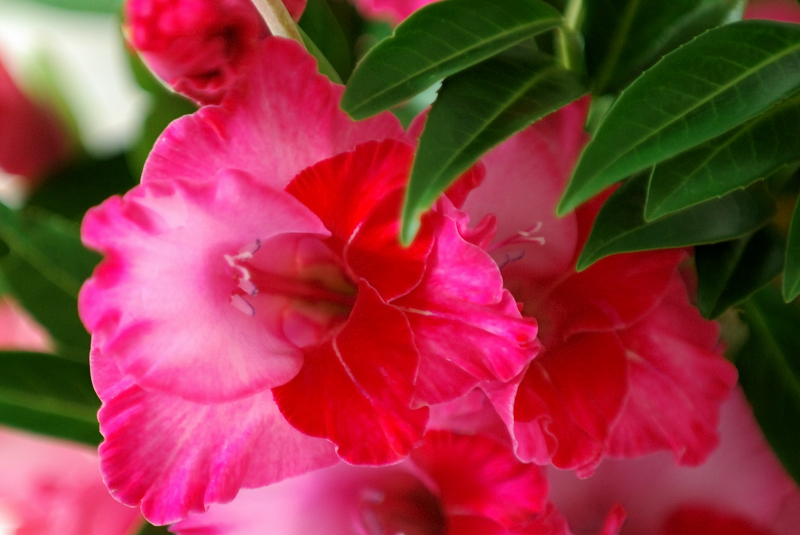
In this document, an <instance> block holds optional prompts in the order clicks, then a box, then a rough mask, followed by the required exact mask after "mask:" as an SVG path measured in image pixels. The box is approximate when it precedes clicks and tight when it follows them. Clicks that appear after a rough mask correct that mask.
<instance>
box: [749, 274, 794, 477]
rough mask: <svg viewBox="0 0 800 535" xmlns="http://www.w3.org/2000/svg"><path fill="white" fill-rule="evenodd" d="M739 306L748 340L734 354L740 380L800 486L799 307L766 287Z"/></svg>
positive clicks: (779, 456)
mask: <svg viewBox="0 0 800 535" xmlns="http://www.w3.org/2000/svg"><path fill="white" fill-rule="evenodd" d="M743 308H744V315H743V316H742V319H744V320H745V322H747V324H748V325H749V326H750V338H749V339H748V340H747V342H746V343H745V345H744V346H743V347H742V349H741V350H739V352H738V353H737V354H736V360H735V362H736V367H737V368H738V369H739V383H740V384H741V385H742V388H743V389H744V393H745V394H746V395H747V399H748V401H750V404H751V405H752V406H753V413H754V414H755V417H756V420H758V424H759V425H760V426H761V429H762V430H763V431H764V435H765V436H766V437H767V441H769V443H770V445H771V446H772V449H773V450H774V451H775V453H776V454H777V456H778V458H779V459H780V460H781V462H782V463H783V466H784V467H785V468H786V471H787V472H789V474H790V475H791V476H792V477H793V478H794V480H795V481H796V482H797V483H798V484H800V455H798V451H799V450H798V447H799V446H800V425H798V422H800V329H798V327H797V326H798V325H800V307H798V306H797V303H789V304H785V303H784V302H783V301H782V300H781V296H780V293H779V292H778V291H777V289H776V288H773V287H772V286H768V287H766V288H764V289H763V290H761V291H760V292H759V293H757V294H756V295H754V296H753V297H752V298H750V300H749V301H747V302H746V303H745V304H744V306H743Z"/></svg>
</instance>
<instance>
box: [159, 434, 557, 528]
mask: <svg viewBox="0 0 800 535" xmlns="http://www.w3.org/2000/svg"><path fill="white" fill-rule="evenodd" d="M547 494H548V488H547V482H546V480H545V479H544V477H543V476H542V473H541V469H540V468H539V467H537V466H535V465H525V464H521V463H520V462H519V461H517V459H516V458H515V457H514V455H513V453H512V452H511V451H510V450H509V449H508V448H506V447H505V446H503V445H501V444H499V443H497V442H495V441H493V440H491V439H488V438H485V437H482V436H480V435H474V436H466V435H457V434H453V433H450V432H447V431H433V432H430V433H428V435H427V436H426V438H425V443H424V444H423V445H422V446H420V447H419V448H417V449H415V450H414V451H413V452H412V453H411V456H410V458H409V459H408V460H406V461H404V462H402V463H401V464H398V465H395V466H389V467H378V468H365V467H355V466H349V465H345V464H338V465H336V466H333V467H330V468H326V469H324V470H319V471H316V472H311V473H309V474H306V475H303V476H300V477H298V478H295V479H291V480H288V481H284V482H281V483H278V484H276V485H272V486H270V487H266V488H263V489H258V490H252V491H243V492H242V493H241V495H240V496H239V497H238V498H237V499H236V500H234V501H233V502H232V503H230V504H227V505H220V506H216V505H215V506H212V507H211V509H210V510H209V511H208V512H207V513H204V514H199V515H192V516H190V517H189V518H187V519H186V520H184V521H182V522H180V523H178V524H176V525H174V526H172V528H171V529H172V530H173V531H174V532H175V533H177V534H178V535H189V534H191V533H217V534H219V535H255V534H256V533H270V534H271V535H305V534H307V533H325V534H327V535H381V534H390V533H391V534H395V533H403V534H406V535H472V534H476V535H477V534H481V535H523V534H527V535H534V534H536V535H568V534H569V529H568V527H567V524H566V522H565V521H564V519H563V517H562V516H561V515H560V514H559V513H558V511H557V510H555V508H554V507H553V506H552V505H551V504H549V503H548V502H547Z"/></svg>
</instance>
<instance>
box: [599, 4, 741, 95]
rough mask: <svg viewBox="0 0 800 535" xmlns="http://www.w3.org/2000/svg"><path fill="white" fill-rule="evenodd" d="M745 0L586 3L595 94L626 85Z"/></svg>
mask: <svg viewBox="0 0 800 535" xmlns="http://www.w3.org/2000/svg"><path fill="white" fill-rule="evenodd" d="M742 4H743V2H742V0H672V1H670V2H664V1H663V0H594V1H591V2H587V3H586V20H585V23H584V35H585V37H586V63H587V69H588V70H589V74H590V76H592V78H593V79H594V83H593V88H594V92H595V93H596V94H603V93H610V92H616V91H619V90H620V89H623V88H624V87H625V85H627V84H628V83H629V82H630V81H631V80H633V79H634V78H636V77H637V76H638V75H639V74H641V72H642V71H644V70H645V69H646V68H648V67H650V66H651V65H653V64H654V63H655V62H656V61H658V59H660V58H661V56H663V55H664V54H666V53H667V52H670V51H671V50H673V49H675V48H677V47H678V46H680V45H682V44H683V43H686V42H687V41H689V40H690V39H692V38H693V37H695V36H697V35H699V34H700V33H702V32H704V31H705V30H708V29H710V28H713V27H715V26H718V25H720V24H721V23H722V22H725V21H728V20H729V19H730V18H731V17H732V16H734V15H735V14H736V13H737V12H741V8H742Z"/></svg>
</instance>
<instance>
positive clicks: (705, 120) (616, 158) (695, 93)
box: [558, 20, 800, 214]
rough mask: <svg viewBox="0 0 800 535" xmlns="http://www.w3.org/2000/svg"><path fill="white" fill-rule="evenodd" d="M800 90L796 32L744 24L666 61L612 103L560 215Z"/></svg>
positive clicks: (798, 28) (799, 35) (799, 30)
mask: <svg viewBox="0 0 800 535" xmlns="http://www.w3.org/2000/svg"><path fill="white" fill-rule="evenodd" d="M799 89H800V25H792V24H783V23H778V22H771V21H762V20H748V21H743V22H737V23H733V24H729V25H727V26H722V27H720V28H716V29H714V30H710V31H708V32H706V33H704V34H703V35H701V36H700V37H698V38H696V39H694V40H693V41H691V42H689V43H687V44H686V45H684V46H682V47H680V48H679V49H677V50H675V51H674V52H671V53H670V54H668V55H666V56H665V57H664V58H663V59H662V60H661V61H659V62H658V63H657V64H656V65H655V66H653V67H652V68H651V69H650V70H648V71H647V72H645V73H644V74H643V75H642V76H640V77H639V78H637V79H636V81H634V82H633V83H632V84H631V85H630V86H629V87H628V89H626V90H625V91H624V92H623V93H622V95H621V96H620V97H619V99H618V100H617V101H616V102H615V103H614V106H612V108H611V110H609V112H608V115H606V117H605V120H604V121H603V122H602V124H601V125H600V127H599V128H598V130H597V132H596V134H595V136H594V138H593V139H592V140H591V141H590V143H589V144H588V145H587V147H586V149H585V150H584V151H583V154H582V155H581V158H580V160H579V161H578V165H577V167H576V168H575V172H574V173H573V175H572V179H571V180H570V183H569V185H568V186H567V191H566V192H565V194H564V197H563V198H562V199H561V203H560V204H559V207H558V213H559V214H564V213H566V212H568V211H570V210H572V209H573V208H575V207H576V206H577V205H579V204H580V203H582V202H584V201H585V200H587V199H589V198H590V197H592V196H594V195H595V194H596V193H598V192H600V191H602V190H603V189H604V188H606V187H608V186H609V185H611V184H614V183H615V182H617V181H619V180H621V179H622V178H625V177H627V176H629V175H632V174H634V173H636V172H638V171H641V170H643V169H647V168H649V167H651V166H653V165H654V164H657V163H659V162H662V161H664V160H666V159H668V158H671V157H673V156H675V155H677V154H679V153H681V152H683V151H685V150H687V149H689V148H691V147H694V146H696V145H699V144H700V143H704V142H705V141H708V140H710V139H713V138H715V137H717V136H719V135H721V134H723V133H725V132H727V131H728V130H730V129H732V128H734V127H736V126H738V125H740V124H742V123H744V122H745V121H747V120H749V119H751V118H753V117H755V116H757V115H759V114H760V113H762V112H764V111H765V110H767V109H769V108H770V107H772V106H773V105H774V104H776V103H777V102H779V101H780V100H782V99H783V98H785V97H786V96H788V95H791V94H792V93H795V92H796V91H798V90H799Z"/></svg>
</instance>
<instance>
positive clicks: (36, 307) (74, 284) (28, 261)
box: [0, 205, 100, 360]
mask: <svg viewBox="0 0 800 535" xmlns="http://www.w3.org/2000/svg"><path fill="white" fill-rule="evenodd" d="M0 238H1V239H2V240H3V241H5V242H6V244H8V246H9V248H10V249H11V252H10V253H9V254H8V255H7V256H6V257H5V258H4V259H3V261H2V264H0V269H2V272H3V274H4V276H5V279H6V282H7V284H8V287H9V289H10V290H11V292H12V293H13V294H14V296H15V297H16V298H17V299H18V300H19V301H20V303H21V304H22V305H23V306H24V307H25V308H26V309H27V310H28V312H30V313H31V314H32V315H33V317H34V318H35V319H36V320H37V321H38V322H39V323H41V324H42V325H43V326H44V327H45V328H46V329H47V330H48V332H49V333H50V334H51V335H52V336H53V338H55V339H56V341H57V342H59V346H60V347H61V346H64V348H65V349H67V350H69V353H70V354H82V355H83V359H84V360H85V359H87V358H88V354H89V334H88V333H87V332H86V330H85V329H84V328H83V325H82V323H81V321H80V319H79V317H78V304H77V303H78V292H79V291H80V288H81V284H83V281H84V280H85V279H86V278H88V277H89V276H90V275H91V273H92V270H93V269H94V266H95V265H96V264H97V262H98V261H99V260H100V256H99V255H98V254H96V253H94V252H92V251H89V250H87V249H86V248H84V247H83V245H82V244H81V241H80V235H79V234H78V229H77V226H76V225H74V224H71V223H69V222H67V221H64V220H62V219H60V218H58V217H56V216H53V215H50V214H46V213H45V212H43V211H38V212H37V211H31V212H30V213H28V214H24V215H18V214H17V213H15V212H13V211H12V210H10V209H9V208H7V207H5V206H2V205H0Z"/></svg>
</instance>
